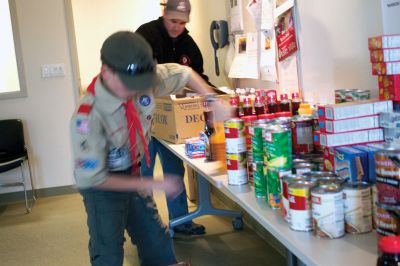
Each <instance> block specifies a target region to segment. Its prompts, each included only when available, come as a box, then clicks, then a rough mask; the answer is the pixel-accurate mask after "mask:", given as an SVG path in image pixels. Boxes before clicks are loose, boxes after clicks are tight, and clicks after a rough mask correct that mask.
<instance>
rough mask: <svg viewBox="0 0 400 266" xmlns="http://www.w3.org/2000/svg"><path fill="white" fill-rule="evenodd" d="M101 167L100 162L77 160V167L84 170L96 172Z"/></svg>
mask: <svg viewBox="0 0 400 266" xmlns="http://www.w3.org/2000/svg"><path fill="white" fill-rule="evenodd" d="M98 165H99V161H98V160H90V159H80V160H76V167H77V168H82V169H84V170H94V169H96V167H97V166H98Z"/></svg>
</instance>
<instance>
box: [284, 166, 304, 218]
mask: <svg viewBox="0 0 400 266" xmlns="http://www.w3.org/2000/svg"><path fill="white" fill-rule="evenodd" d="M299 180H306V179H305V178H304V176H302V175H295V174H288V175H283V176H282V177H281V179H280V184H281V193H282V209H281V214H282V217H283V218H284V219H285V220H286V221H287V222H290V213H289V195H288V186H289V184H290V183H291V182H296V181H299Z"/></svg>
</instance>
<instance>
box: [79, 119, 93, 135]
mask: <svg viewBox="0 0 400 266" xmlns="http://www.w3.org/2000/svg"><path fill="white" fill-rule="evenodd" d="M76 131H77V132H78V133H79V134H83V135H87V134H89V132H90V130H89V120H87V119H78V120H76Z"/></svg>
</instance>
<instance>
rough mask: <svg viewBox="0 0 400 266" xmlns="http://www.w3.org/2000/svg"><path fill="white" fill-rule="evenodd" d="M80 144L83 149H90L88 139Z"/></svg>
mask: <svg viewBox="0 0 400 266" xmlns="http://www.w3.org/2000/svg"><path fill="white" fill-rule="evenodd" d="M79 146H80V147H81V150H82V151H86V152H87V151H89V150H90V149H89V144H88V142H87V140H84V141H82V142H81V144H79Z"/></svg>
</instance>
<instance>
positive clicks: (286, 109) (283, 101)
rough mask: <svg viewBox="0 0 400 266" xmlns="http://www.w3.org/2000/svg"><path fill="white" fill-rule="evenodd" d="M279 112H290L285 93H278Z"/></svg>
mask: <svg viewBox="0 0 400 266" xmlns="http://www.w3.org/2000/svg"><path fill="white" fill-rule="evenodd" d="M280 98H281V101H280V102H279V112H290V101H289V97H288V95H287V93H283V94H281V95H280Z"/></svg>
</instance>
